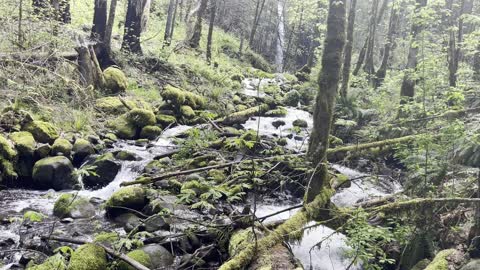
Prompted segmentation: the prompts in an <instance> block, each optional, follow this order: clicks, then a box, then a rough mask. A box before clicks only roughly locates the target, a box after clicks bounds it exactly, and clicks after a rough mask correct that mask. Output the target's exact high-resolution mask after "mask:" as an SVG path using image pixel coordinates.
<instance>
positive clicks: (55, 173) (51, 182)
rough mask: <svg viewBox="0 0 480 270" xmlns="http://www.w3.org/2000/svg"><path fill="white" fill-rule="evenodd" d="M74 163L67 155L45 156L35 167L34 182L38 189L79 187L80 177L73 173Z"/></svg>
mask: <svg viewBox="0 0 480 270" xmlns="http://www.w3.org/2000/svg"><path fill="white" fill-rule="evenodd" d="M73 171H74V168H73V165H72V163H71V162H70V160H69V159H68V158H66V157H61V156H58V157H49V158H44V159H41V160H39V161H37V163H35V166H34V167H33V174H32V178H33V183H34V185H35V186H34V187H35V188H38V189H50V188H53V189H55V190H57V191H58V190H65V189H78V188H80V183H79V181H78V178H77V177H76V176H75V175H73Z"/></svg>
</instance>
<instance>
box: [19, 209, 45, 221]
mask: <svg viewBox="0 0 480 270" xmlns="http://www.w3.org/2000/svg"><path fill="white" fill-rule="evenodd" d="M44 218H45V216H44V215H43V214H41V213H38V212H35V211H27V212H25V213H24V214H23V220H24V221H26V222H42V220H43V219H44Z"/></svg>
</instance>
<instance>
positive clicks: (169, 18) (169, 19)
mask: <svg viewBox="0 0 480 270" xmlns="http://www.w3.org/2000/svg"><path fill="white" fill-rule="evenodd" d="M174 9H175V0H170V3H169V4H168V12H167V24H166V25H165V35H164V36H163V44H164V46H170V43H171V39H172V37H171V36H170V33H171V32H172V31H171V29H172V25H173V12H174Z"/></svg>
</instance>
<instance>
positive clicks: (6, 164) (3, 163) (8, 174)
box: [0, 157, 18, 180]
mask: <svg viewBox="0 0 480 270" xmlns="http://www.w3.org/2000/svg"><path fill="white" fill-rule="evenodd" d="M0 171H1V172H2V176H3V177H4V178H6V179H9V180H14V179H17V178H18V174H17V173H16V172H15V167H14V166H13V163H12V162H11V161H9V160H6V159H3V158H1V157H0ZM0 178H1V177H0Z"/></svg>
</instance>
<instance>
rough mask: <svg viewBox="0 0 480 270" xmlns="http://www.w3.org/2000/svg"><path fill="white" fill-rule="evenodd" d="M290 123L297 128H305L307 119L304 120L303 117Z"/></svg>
mask: <svg viewBox="0 0 480 270" xmlns="http://www.w3.org/2000/svg"><path fill="white" fill-rule="evenodd" d="M292 124H293V126H294V127H299V128H307V127H308V123H307V121H305V120H303V119H297V120H295V121H293V123H292Z"/></svg>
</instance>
